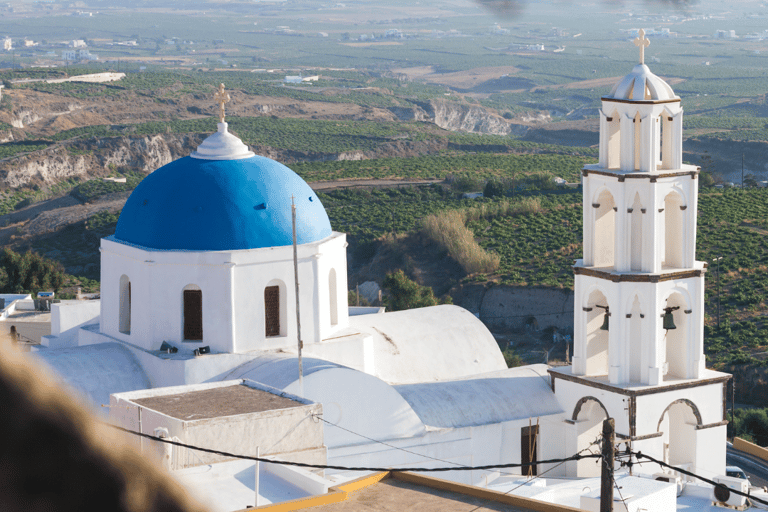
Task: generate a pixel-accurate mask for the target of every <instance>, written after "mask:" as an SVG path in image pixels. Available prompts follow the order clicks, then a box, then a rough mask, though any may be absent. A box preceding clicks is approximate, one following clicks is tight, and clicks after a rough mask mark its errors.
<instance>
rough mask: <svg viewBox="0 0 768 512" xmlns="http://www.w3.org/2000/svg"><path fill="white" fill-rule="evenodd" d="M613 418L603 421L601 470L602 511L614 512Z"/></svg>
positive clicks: (614, 433)
mask: <svg viewBox="0 0 768 512" xmlns="http://www.w3.org/2000/svg"><path fill="white" fill-rule="evenodd" d="M615 437H616V432H615V423H614V421H613V418H608V419H607V420H605V421H604V422H603V450H602V459H601V462H602V471H601V472H600V512H613V444H614V441H615Z"/></svg>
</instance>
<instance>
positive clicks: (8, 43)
mask: <svg viewBox="0 0 768 512" xmlns="http://www.w3.org/2000/svg"><path fill="white" fill-rule="evenodd" d="M3 50H5V51H7V52H9V51H11V50H13V41H12V40H11V38H10V37H6V38H5V39H3Z"/></svg>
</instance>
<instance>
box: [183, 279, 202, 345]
mask: <svg viewBox="0 0 768 512" xmlns="http://www.w3.org/2000/svg"><path fill="white" fill-rule="evenodd" d="M202 339H203V292H202V290H200V288H198V287H197V286H195V285H189V286H187V287H186V288H185V289H184V341H202Z"/></svg>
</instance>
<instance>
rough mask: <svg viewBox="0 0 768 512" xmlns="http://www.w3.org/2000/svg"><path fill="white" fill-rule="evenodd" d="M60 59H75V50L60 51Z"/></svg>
mask: <svg viewBox="0 0 768 512" xmlns="http://www.w3.org/2000/svg"><path fill="white" fill-rule="evenodd" d="M61 58H62V60H77V51H76V50H64V51H62V52H61Z"/></svg>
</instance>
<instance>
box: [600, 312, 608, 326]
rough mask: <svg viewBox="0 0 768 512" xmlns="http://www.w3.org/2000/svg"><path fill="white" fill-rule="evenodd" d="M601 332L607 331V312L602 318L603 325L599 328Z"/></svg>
mask: <svg viewBox="0 0 768 512" xmlns="http://www.w3.org/2000/svg"><path fill="white" fill-rule="evenodd" d="M600 330H601V331H607V330H608V312H607V311H606V312H605V315H604V316H603V325H601V326H600Z"/></svg>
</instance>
